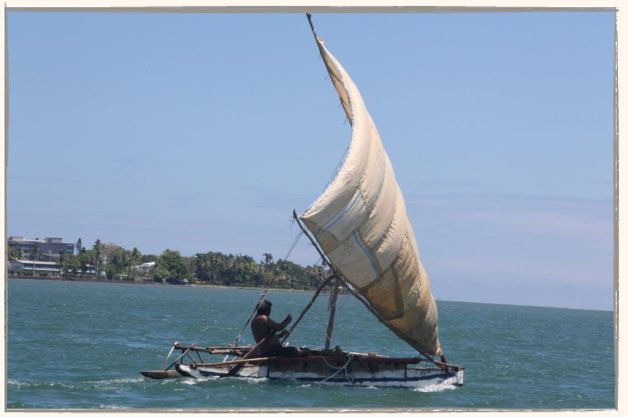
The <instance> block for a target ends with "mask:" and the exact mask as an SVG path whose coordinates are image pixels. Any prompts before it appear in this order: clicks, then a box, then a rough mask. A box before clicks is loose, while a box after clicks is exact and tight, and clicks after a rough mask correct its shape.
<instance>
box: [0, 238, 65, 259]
mask: <svg viewBox="0 0 628 417" xmlns="http://www.w3.org/2000/svg"><path fill="white" fill-rule="evenodd" d="M7 243H8V244H9V247H14V248H18V249H20V250H21V251H22V256H21V257H27V256H29V254H30V253H31V252H32V250H33V248H37V252H38V253H39V255H40V256H41V257H42V258H44V259H47V260H49V261H56V260H57V259H59V257H60V256H61V255H59V252H61V251H63V252H65V253H68V254H74V247H75V245H74V243H68V242H64V241H63V238H60V237H47V238H45V239H43V240H42V239H24V238H23V237H21V236H9V239H8V241H7Z"/></svg>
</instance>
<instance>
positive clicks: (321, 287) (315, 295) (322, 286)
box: [281, 275, 335, 345]
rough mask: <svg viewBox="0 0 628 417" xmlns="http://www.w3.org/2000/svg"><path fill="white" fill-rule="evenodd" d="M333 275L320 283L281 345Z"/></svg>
mask: <svg viewBox="0 0 628 417" xmlns="http://www.w3.org/2000/svg"><path fill="white" fill-rule="evenodd" d="M334 277H335V275H330V276H329V277H327V278H325V280H324V281H323V282H322V283H321V285H320V286H319V287H318V290H316V293H314V297H312V299H311V300H310V302H309V303H308V305H307V306H305V308H304V309H303V311H302V312H301V314H299V317H298V318H297V320H296V321H295V322H294V324H293V325H292V327H290V330H288V334H287V335H285V336H284V338H283V339H282V340H281V344H282V345H283V344H284V342H285V341H286V339H287V338H288V336H290V335H291V334H292V330H294V328H295V327H297V324H299V322H300V321H301V319H302V318H303V316H304V315H305V313H306V312H307V311H308V310H309V309H310V307H312V305H313V304H314V300H316V297H318V295H319V294H320V293H321V291H322V290H323V288H324V287H325V286H326V285H327V284H328V283H329V282H330V281H331V280H332V278H334Z"/></svg>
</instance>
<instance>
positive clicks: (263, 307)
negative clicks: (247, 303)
mask: <svg viewBox="0 0 628 417" xmlns="http://www.w3.org/2000/svg"><path fill="white" fill-rule="evenodd" d="M272 305H273V303H271V302H270V301H268V300H262V302H260V303H259V306H258V307H257V315H258V316H259V315H260V314H263V315H265V316H268V315H270V310H271V307H272Z"/></svg>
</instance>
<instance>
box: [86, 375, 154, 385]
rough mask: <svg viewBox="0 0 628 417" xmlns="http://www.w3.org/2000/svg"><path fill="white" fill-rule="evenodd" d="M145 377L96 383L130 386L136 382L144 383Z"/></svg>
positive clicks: (96, 382) (95, 382)
mask: <svg viewBox="0 0 628 417" xmlns="http://www.w3.org/2000/svg"><path fill="white" fill-rule="evenodd" d="M143 381H144V377H141V376H140V377H137V378H119V379H105V380H102V381H94V384H96V385H111V384H129V383H134V382H143Z"/></svg>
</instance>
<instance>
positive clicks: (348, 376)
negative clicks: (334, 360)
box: [319, 355, 355, 382]
mask: <svg viewBox="0 0 628 417" xmlns="http://www.w3.org/2000/svg"><path fill="white" fill-rule="evenodd" d="M319 358H322V359H323V361H324V362H325V363H326V364H327V366H328V367H330V368H331V369H337V371H336V372H334V373H333V374H331V375H330V376H328V377H327V378H325V379H323V380H322V381H321V382H327V381H328V380H329V379H331V378H333V377H335V376H336V375H338V373H340V371H342V370H344V371H345V379H346V380H347V381H349V382H353V380H354V378H353V377H352V376H351V375H349V372H347V367H348V366H349V364H350V363H351V362H352V361H353V358H355V355H349V358H348V359H347V361H346V362H345V364H344V365H342V366H341V367H340V368H336V367H335V366H333V365H331V364H330V363H329V362H327V360H325V358H324V357H323V356H319Z"/></svg>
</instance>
